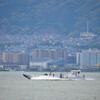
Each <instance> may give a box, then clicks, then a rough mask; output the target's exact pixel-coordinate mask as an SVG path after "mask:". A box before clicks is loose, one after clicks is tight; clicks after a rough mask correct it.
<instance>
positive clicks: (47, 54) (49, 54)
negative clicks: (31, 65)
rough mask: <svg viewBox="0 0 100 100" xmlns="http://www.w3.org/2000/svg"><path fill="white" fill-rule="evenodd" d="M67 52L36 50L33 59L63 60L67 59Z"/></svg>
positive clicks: (60, 50)
mask: <svg viewBox="0 0 100 100" xmlns="http://www.w3.org/2000/svg"><path fill="white" fill-rule="evenodd" d="M66 55H67V52H66V50H63V49H59V50H56V49H53V50H42V49H36V50H33V54H32V58H33V59H35V58H51V59H59V58H63V59H66Z"/></svg>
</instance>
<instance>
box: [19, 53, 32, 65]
mask: <svg viewBox="0 0 100 100" xmlns="http://www.w3.org/2000/svg"><path fill="white" fill-rule="evenodd" d="M29 61H30V58H29V54H25V53H21V54H19V64H20V65H29Z"/></svg>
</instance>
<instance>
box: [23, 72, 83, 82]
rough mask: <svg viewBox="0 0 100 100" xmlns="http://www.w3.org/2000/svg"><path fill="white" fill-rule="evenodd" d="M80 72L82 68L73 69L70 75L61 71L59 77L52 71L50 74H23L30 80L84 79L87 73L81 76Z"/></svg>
mask: <svg viewBox="0 0 100 100" xmlns="http://www.w3.org/2000/svg"><path fill="white" fill-rule="evenodd" d="M80 73H81V70H72V71H71V73H70V74H68V75H63V74H62V73H60V76H59V77H57V76H55V75H54V74H52V71H51V72H50V74H44V75H40V76H36V75H34V76H31V75H26V74H23V76H24V77H26V78H27V79H30V80H50V81H66V80H84V79H85V75H83V76H81V75H80Z"/></svg>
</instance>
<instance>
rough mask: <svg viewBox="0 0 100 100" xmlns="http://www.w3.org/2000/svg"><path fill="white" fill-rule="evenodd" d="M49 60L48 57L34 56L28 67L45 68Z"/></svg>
mask: <svg viewBox="0 0 100 100" xmlns="http://www.w3.org/2000/svg"><path fill="white" fill-rule="evenodd" d="M51 61H52V60H51V59H49V58H36V59H34V60H32V61H31V62H30V68H36V67H37V68H40V67H41V68H47V67H48V63H49V62H51Z"/></svg>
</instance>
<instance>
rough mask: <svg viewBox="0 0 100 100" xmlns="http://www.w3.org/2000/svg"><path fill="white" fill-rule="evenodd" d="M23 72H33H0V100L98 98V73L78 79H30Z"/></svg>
mask: <svg viewBox="0 0 100 100" xmlns="http://www.w3.org/2000/svg"><path fill="white" fill-rule="evenodd" d="M23 73H26V74H31V75H32V74H33V73H32V72H0V100H100V95H99V94H100V73H85V74H86V77H87V78H88V80H79V81H31V80H28V79H26V78H24V77H23V76H22V74H23ZM35 73H36V72H35ZM36 74H43V73H36ZM55 74H57V75H58V74H59V73H55ZM91 79H94V80H91Z"/></svg>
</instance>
